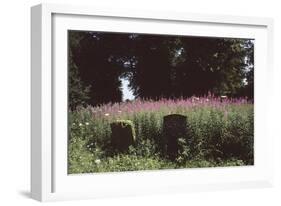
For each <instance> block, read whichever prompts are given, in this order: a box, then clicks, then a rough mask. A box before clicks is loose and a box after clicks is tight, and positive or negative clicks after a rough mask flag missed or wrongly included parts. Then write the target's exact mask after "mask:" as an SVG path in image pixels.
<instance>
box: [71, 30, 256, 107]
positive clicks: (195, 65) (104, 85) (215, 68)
mask: <svg viewBox="0 0 281 206" xmlns="http://www.w3.org/2000/svg"><path fill="white" fill-rule="evenodd" d="M69 70H70V71H69V87H70V94H69V98H70V104H72V105H73V106H72V108H73V107H75V106H77V105H80V104H84V103H85V102H87V104H91V105H99V104H104V103H109V102H112V103H113V102H120V101H122V91H121V86H122V85H121V78H125V79H127V80H129V87H130V89H131V90H132V91H133V93H134V95H135V96H136V97H137V98H149V99H159V98H162V97H164V98H179V97H190V96H193V95H196V96H203V95H207V94H208V93H210V92H211V93H212V94H214V95H227V96H231V97H239V96H247V97H249V98H253V89H254V86H253V85H254V40H250V39H235V38H210V37H188V36H166V35H151V34H129V33H106V32H84V31H83V32H81V31H69ZM74 80H75V81H74Z"/></svg>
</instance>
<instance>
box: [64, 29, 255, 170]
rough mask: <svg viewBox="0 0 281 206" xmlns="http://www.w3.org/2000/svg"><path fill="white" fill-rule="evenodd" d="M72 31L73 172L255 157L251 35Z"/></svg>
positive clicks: (224, 163) (241, 162) (219, 163)
mask: <svg viewBox="0 0 281 206" xmlns="http://www.w3.org/2000/svg"><path fill="white" fill-rule="evenodd" d="M67 35H68V40H67V41H68V62H67V63H68V105H67V106H68V174H81V173H100V172H102V173H105V172H125V171H139V170H162V169H188V168H210V167H234V166H250V165H254V45H255V40H254V39H245V38H224V37H202V36H201V37H199V36H183V35H160V34H140V33H117V32H102V31H76V30H69V31H68V34H67Z"/></svg>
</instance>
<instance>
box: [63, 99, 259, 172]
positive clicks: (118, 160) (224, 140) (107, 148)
mask: <svg viewBox="0 0 281 206" xmlns="http://www.w3.org/2000/svg"><path fill="white" fill-rule="evenodd" d="M125 104H127V105H128V104H133V103H122V104H120V105H119V108H123V107H125ZM107 110H108V111H110V106H108V108H107ZM170 113H177V114H182V115H186V116H187V122H188V124H187V134H186V136H185V137H181V138H179V139H178V144H179V148H178V153H177V156H176V158H175V160H174V161H171V160H169V158H167V154H166V153H165V148H163V142H162V141H163V117H164V116H165V115H167V114H170ZM253 118H254V115H253V105H252V104H249V103H247V104H231V103H230V104H222V105H219V106H212V105H203V106H202V105H201V106H200V105H194V106H192V107H180V106H177V107H159V108H158V109H157V110H145V109H144V110H141V111H137V112H134V111H122V112H119V111H118V112H117V114H113V113H104V110H103V109H102V108H100V107H95V108H93V107H87V108H80V109H79V110H76V111H72V112H70V113H69V125H70V136H69V150H68V166H69V170H68V172H69V173H90V172H113V171H130V170H144V169H165V168H187V167H188V168H190V167H215V166H236V165H252V164H253V161H254V157H253V141H254V138H253V135H254V134H253V132H254V128H253V127H254V123H253ZM117 119H127V120H131V121H132V122H133V124H134V125H135V129H136V137H137V138H136V144H135V145H134V146H130V147H129V149H128V151H127V152H125V153H122V154H120V153H119V154H118V153H117V154H116V153H114V152H113V149H112V148H111V145H110V138H111V129H110V124H111V122H114V121H115V120H117Z"/></svg>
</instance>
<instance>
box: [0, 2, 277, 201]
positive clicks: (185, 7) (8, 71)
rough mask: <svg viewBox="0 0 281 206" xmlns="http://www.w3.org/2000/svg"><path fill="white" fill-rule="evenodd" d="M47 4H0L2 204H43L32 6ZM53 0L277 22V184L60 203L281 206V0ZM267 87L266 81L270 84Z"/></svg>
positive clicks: (0, 181)
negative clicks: (34, 125) (35, 189)
mask: <svg viewBox="0 0 281 206" xmlns="http://www.w3.org/2000/svg"><path fill="white" fill-rule="evenodd" d="M41 2H46V1H37V0H26V1H24V0H7V1H2V2H1V7H0V10H1V12H0V25H1V27H0V28H1V32H0V71H1V72H0V120H1V122H0V137H1V138H0V205H5V206H6V205H21V206H23V205H30V206H32V205H38V204H39V203H38V202H36V201H34V200H31V199H30V198H29V189H30V185H29V181H30V6H32V5H35V4H38V3H41ZM48 2H53V3H71V4H77V3H79V4H83V5H92V6H98V5H103V6H106V5H109V6H111V7H115V8H116V9H118V7H128V8H139V9H140V10H141V9H150V8H151V9H153V10H161V11H180V12H192V13H205V14H227V15H240V16H241V15H242V16H265V17H272V18H274V20H275V28H274V36H275V39H274V45H275V48H274V59H275V62H274V67H275V79H274V80H273V81H274V84H275V88H276V89H275V93H274V94H275V103H274V104H275V107H274V108H271V109H272V111H274V114H275V115H274V116H272V124H273V125H274V128H275V131H274V132H275V134H276V138H275V160H274V161H275V183H276V184H275V185H276V186H275V187H274V188H271V189H244V190H238V191H234V190H233V191H214V192H202V193H189V194H177V195H152V196H139V197H125V198H123V197H122V198H114V199H113V198H111V199H98V200H83V201H79V202H77V201H73V202H58V203H47V205H49V204H55V205H77V204H82V205H122V206H125V205H130V206H131V205H147V204H148V205H177V204H178V205H228V206H231V205H235V206H236V205H280V204H281V198H280V194H281V178H280V176H281V141H280V138H281V132H280V131H279V128H280V127H281V126H280V123H281V121H280V117H281V112H280V111H281V109H280V108H281V107H280V105H281V98H280V97H281V86H280V85H281V70H280V68H281V64H280V61H279V59H280V58H278V57H279V56H280V55H281V54H280V51H281V50H280V47H281V39H280V37H281V13H280V8H281V6H280V5H278V1H277V0H275V1H274V0H260V1H257V0H256V1H250V0H231V1H225V0H212V1H208V0H205V1H203V0H192V1H188V0H183V1H181V0H173V1H170V0H169V1H164V0H159V1H158V0H154V1H152V0H103V1H97V0H79V1H75V0H57V1H54V0H52V1H51V0H50V1H48ZM264 86H266V85H264Z"/></svg>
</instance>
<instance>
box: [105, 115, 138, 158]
mask: <svg viewBox="0 0 281 206" xmlns="http://www.w3.org/2000/svg"><path fill="white" fill-rule="evenodd" d="M110 127H111V145H112V146H113V148H114V149H115V150H116V151H118V152H125V151H127V150H128V148H129V146H130V145H133V144H134V143H135V141H136V134H135V128H134V124H133V122H132V121H130V120H117V121H115V122H112V123H111V124H110Z"/></svg>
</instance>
